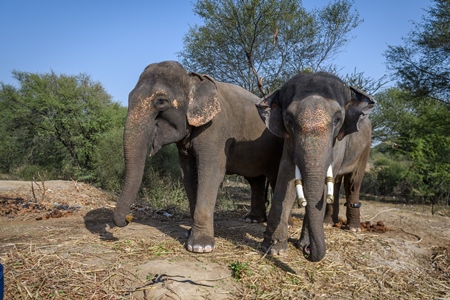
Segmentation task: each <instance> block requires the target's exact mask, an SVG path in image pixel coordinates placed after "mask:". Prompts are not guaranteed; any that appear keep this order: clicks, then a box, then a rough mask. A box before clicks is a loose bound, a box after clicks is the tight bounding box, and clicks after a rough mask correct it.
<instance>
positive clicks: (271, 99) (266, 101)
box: [256, 90, 287, 138]
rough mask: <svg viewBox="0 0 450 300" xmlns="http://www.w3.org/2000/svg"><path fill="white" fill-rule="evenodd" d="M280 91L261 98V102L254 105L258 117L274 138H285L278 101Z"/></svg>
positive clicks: (285, 133)
mask: <svg viewBox="0 0 450 300" xmlns="http://www.w3.org/2000/svg"><path fill="white" fill-rule="evenodd" d="M279 97H280V90H276V91H275V92H273V93H272V94H270V95H268V96H266V97H264V98H263V100H262V101H261V102H260V103H258V104H256V107H257V108H258V112H259V116H260V117H261V119H262V120H263V121H264V123H265V124H266V127H267V128H268V129H269V131H270V132H272V133H273V134H275V135H276V136H279V137H282V138H285V137H287V132H286V129H285V128H284V122H283V115H282V110H281V105H280V101H279Z"/></svg>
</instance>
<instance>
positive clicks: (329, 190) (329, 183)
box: [325, 165, 334, 204]
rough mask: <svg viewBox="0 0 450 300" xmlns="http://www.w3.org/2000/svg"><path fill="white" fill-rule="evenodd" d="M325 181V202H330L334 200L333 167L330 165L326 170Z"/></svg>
mask: <svg viewBox="0 0 450 300" xmlns="http://www.w3.org/2000/svg"><path fill="white" fill-rule="evenodd" d="M325 182H326V183H327V198H326V202H327V204H332V203H333V202H334V196H333V193H334V177H333V169H332V167H331V165H330V166H329V167H328V170H327V178H326V180H325Z"/></svg>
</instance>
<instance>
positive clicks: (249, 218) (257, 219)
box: [244, 212, 267, 223]
mask: <svg viewBox="0 0 450 300" xmlns="http://www.w3.org/2000/svg"><path fill="white" fill-rule="evenodd" d="M244 218H245V222H246V223H264V222H266V221H267V217H266V214H263V215H262V216H261V215H260V214H253V213H252V212H250V213H249V214H248V215H246V216H245V217H244Z"/></svg>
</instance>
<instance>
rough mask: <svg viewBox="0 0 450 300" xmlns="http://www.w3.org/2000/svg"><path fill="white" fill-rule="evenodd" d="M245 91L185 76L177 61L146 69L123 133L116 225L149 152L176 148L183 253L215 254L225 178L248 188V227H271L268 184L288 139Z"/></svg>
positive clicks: (136, 188) (122, 218) (133, 193)
mask: <svg viewBox="0 0 450 300" xmlns="http://www.w3.org/2000/svg"><path fill="white" fill-rule="evenodd" d="M259 101H260V99H259V98H258V97H256V96H255V95H253V94H251V93H249V92H247V91H245V90H244V89H242V88H240V87H238V86H235V85H232V84H226V83H221V82H216V81H215V80H214V79H213V78H211V77H209V76H207V75H201V74H197V73H189V72H187V71H186V70H185V69H184V68H183V66H181V65H180V64H179V63H177V62H171V61H167V62H161V63H157V64H151V65H149V66H148V67H147V68H146V69H145V70H144V71H143V73H142V74H141V76H140V78H139V81H138V83H137V84H136V87H135V88H134V89H133V90H132V91H131V93H130V95H129V100H128V116H127V121H126V124H125V132H124V155H125V173H126V174H125V185H124V188H123V191H122V194H121V196H120V198H119V200H118V202H117V206H116V208H115V210H114V215H113V220H114V223H115V224H116V225H118V226H125V225H126V224H127V222H126V220H125V217H126V215H127V213H128V212H129V209H130V206H131V204H132V202H133V201H134V199H135V198H136V195H137V193H138V191H139V187H140V185H141V181H142V176H143V172H144V164H145V158H146V155H147V153H149V154H150V156H152V155H154V154H155V153H157V152H158V150H159V149H160V148H161V147H163V146H165V145H167V144H171V143H176V145H177V147H178V151H179V161H180V166H181V175H182V180H183V184H184V187H185V189H186V194H187V197H188V200H189V206H190V213H191V216H192V218H193V225H192V228H191V230H190V231H189V232H190V235H189V239H188V241H187V244H186V248H187V249H188V250H189V251H193V252H210V251H212V250H213V249H214V229H213V213H214V205H215V202H216V197H217V192H218V189H219V185H220V183H221V182H222V180H223V178H224V175H225V174H239V175H242V176H244V177H245V178H246V179H247V180H248V182H249V183H250V186H251V190H252V196H251V201H252V203H251V212H250V214H249V215H248V216H247V220H250V221H252V222H263V221H265V220H266V208H265V180H266V178H267V179H268V180H269V182H270V183H271V185H272V187H273V186H274V184H275V182H276V178H277V174H278V165H279V160H280V158H281V151H282V147H283V139H282V138H279V137H277V136H275V135H273V134H272V133H271V132H270V131H269V130H268V129H267V128H266V127H265V126H264V124H263V123H262V122H261V119H260V116H259V114H258V111H257V109H256V108H255V104H257V103H258V102H259Z"/></svg>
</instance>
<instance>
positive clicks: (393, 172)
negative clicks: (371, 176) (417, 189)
mask: <svg viewBox="0 0 450 300" xmlns="http://www.w3.org/2000/svg"><path fill="white" fill-rule="evenodd" d="M374 169H375V172H376V174H377V183H378V192H379V193H380V194H382V195H390V194H392V193H393V192H394V190H395V188H396V187H398V186H399V184H400V182H401V180H402V179H404V177H405V174H406V171H407V168H406V167H405V166H404V165H403V164H402V163H401V162H398V161H396V160H391V159H388V158H386V157H384V158H381V159H378V160H376V161H375V163H374Z"/></svg>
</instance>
